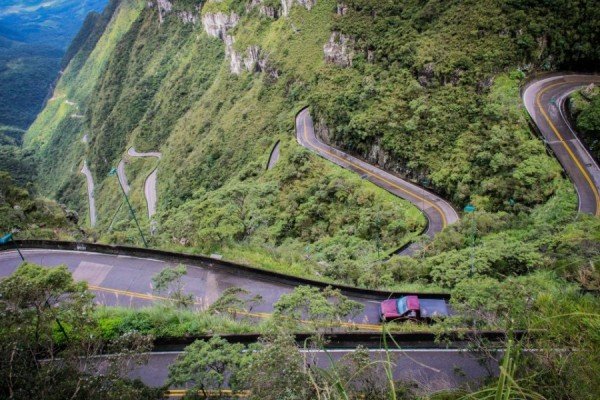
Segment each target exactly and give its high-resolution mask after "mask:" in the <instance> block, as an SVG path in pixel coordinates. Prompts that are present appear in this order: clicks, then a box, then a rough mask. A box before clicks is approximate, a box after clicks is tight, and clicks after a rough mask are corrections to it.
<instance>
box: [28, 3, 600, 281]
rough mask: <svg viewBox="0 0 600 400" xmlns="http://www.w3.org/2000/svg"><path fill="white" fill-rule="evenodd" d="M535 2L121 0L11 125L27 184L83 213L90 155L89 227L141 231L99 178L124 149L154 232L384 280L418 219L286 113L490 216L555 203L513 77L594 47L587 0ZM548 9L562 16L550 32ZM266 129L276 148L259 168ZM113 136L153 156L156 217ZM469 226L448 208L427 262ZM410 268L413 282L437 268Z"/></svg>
mask: <svg viewBox="0 0 600 400" xmlns="http://www.w3.org/2000/svg"><path fill="white" fill-rule="evenodd" d="M551 3H552V4H548V5H545V6H534V5H533V4H530V2H522V1H492V0H487V1H483V2H475V1H467V2H465V1H450V2H440V1H427V2H420V1H407V2H402V3H398V2H392V1H383V2H382V1H374V0H373V1H371V0H352V1H345V2H343V4H339V5H338V3H337V2H336V1H331V0H318V1H316V2H315V1H312V0H295V1H292V0H283V1H281V2H277V1H275V2H274V1H253V2H247V1H242V0H227V1H220V2H216V1H209V2H207V3H204V2H201V1H193V0H186V1H183V0H181V1H172V2H171V1H166V0H161V1H157V2H150V3H148V2H141V1H140V2H136V1H133V0H123V1H122V2H121V3H120V6H119V7H118V8H117V10H116V11H115V14H114V16H113V18H112V20H111V22H110V23H109V25H108V27H107V29H106V32H105V33H104V35H103V36H102V38H101V39H100V40H99V41H98V44H97V45H96V47H95V49H94V50H93V52H92V53H91V54H90V55H89V57H87V58H86V60H85V63H82V64H81V65H78V64H76V63H74V62H71V64H70V65H69V67H68V68H67V70H66V71H65V74H64V76H63V77H62V79H61V81H60V82H59V85H58V87H57V90H56V92H55V97H57V98H59V97H60V96H64V97H63V100H61V101H60V102H53V103H50V104H49V105H48V106H47V107H46V109H45V110H44V111H43V112H42V113H41V114H40V116H39V117H38V119H37V121H36V123H35V124H34V125H33V126H32V127H31V129H30V130H29V131H28V133H27V137H26V142H27V146H29V147H31V148H35V149H37V151H38V153H39V154H40V155H41V158H40V162H39V165H40V174H39V176H40V178H39V185H40V188H41V190H42V191H43V193H45V194H47V195H50V196H53V197H56V198H59V199H61V201H64V202H67V203H68V204H69V205H70V206H73V207H76V208H77V209H78V210H79V211H80V212H82V213H85V212H86V211H85V210H86V201H85V199H86V197H85V190H84V181H83V179H82V177H81V176H80V175H79V174H78V171H79V170H80V167H81V163H82V162H83V161H84V160H87V161H88V163H89V165H90V168H91V169H92V172H93V174H94V181H95V182H96V187H95V193H96V204H97V205H98V215H99V222H98V224H99V225H98V235H99V236H100V237H101V239H102V240H107V241H111V242H127V243H136V242H137V243H139V239H138V238H137V233H136V230H135V228H134V225H132V223H131V220H130V217H129V215H128V213H127V209H126V208H125V207H119V206H120V204H121V202H122V198H121V197H120V193H119V191H120V189H119V187H118V183H117V180H116V178H114V177H110V178H109V177H107V173H108V172H109V171H110V170H111V168H112V167H115V166H116V165H117V164H118V163H119V161H120V160H121V159H122V158H123V157H125V161H126V162H127V163H126V173H127V174H128V179H129V181H130V183H131V187H132V189H131V199H132V202H133V204H134V205H135V208H136V209H137V210H138V212H137V214H138V217H140V219H141V220H142V226H143V228H144V230H145V231H146V232H148V231H149V230H150V229H149V228H150V226H152V227H153V228H152V230H153V231H154V232H155V233H156V234H155V236H153V237H152V238H151V242H152V244H153V245H155V246H167V247H169V248H182V247H191V248H192V249H193V250H195V251H202V252H213V251H216V252H222V253H224V254H225V255H226V256H227V257H230V258H237V259H241V260H246V261H248V262H251V263H254V264H260V265H264V266H268V267H272V268H279V269H282V268H283V269H287V270H288V272H294V273H300V274H313V275H318V276H321V277H323V276H324V277H326V278H328V279H337V280H345V281H347V282H352V283H358V284H364V285H380V284H382V282H383V281H385V284H386V285H394V284H396V283H397V280H398V279H397V278H398V276H403V274H404V273H405V270H404V268H405V264H402V265H401V267H400V269H401V271H400V272H398V271H397V270H396V272H393V271H394V268H395V267H394V266H393V265H392V268H391V270H392V272H390V271H385V272H384V273H381V274H378V273H373V270H374V269H376V268H379V265H378V264H377V263H375V261H376V260H377V259H378V258H379V257H381V255H382V254H384V252H385V251H387V250H392V249H394V248H395V247H397V246H399V245H401V244H403V243H404V242H405V241H406V240H408V239H409V238H410V237H414V236H415V235H418V233H419V232H420V231H421V229H422V227H423V222H424V221H423V219H422V216H420V215H419V214H418V213H417V211H416V209H415V208H413V207H411V206H409V205H408V204H406V203H405V202H402V201H398V200H397V199H395V198H393V197H392V196H390V195H389V194H387V193H385V192H383V191H381V190H379V189H376V188H374V187H373V186H371V185H369V184H367V183H366V182H363V181H361V179H360V178H359V177H357V176H355V175H353V174H351V173H349V172H346V171H343V170H340V169H338V168H336V167H334V166H332V165H330V164H329V163H327V162H325V161H324V160H321V159H319V158H318V157H316V156H314V155H313V154H310V153H308V152H307V151H305V150H303V149H301V148H300V147H299V146H298V145H297V144H296V143H295V139H294V136H293V134H294V125H293V124H294V116H295V114H296V112H297V111H299V110H300V109H301V108H303V107H304V106H306V105H310V106H311V108H312V111H313V114H314V115H315V116H316V120H317V122H318V124H317V125H318V128H319V133H320V135H321V137H322V138H323V139H324V140H325V141H329V142H332V143H333V144H335V145H337V146H339V147H341V148H343V149H345V150H346V151H349V152H351V153H354V154H356V155H358V156H362V157H363V158H365V159H367V160H369V161H371V162H373V163H378V164H380V165H381V166H383V167H385V168H387V169H390V170H392V171H395V172H396V173H398V174H400V175H402V176H405V177H408V178H412V179H413V180H414V181H415V182H417V183H419V184H421V185H425V186H427V187H428V188H431V189H433V190H436V191H438V192H439V193H441V194H443V195H445V196H446V197H447V198H449V199H450V200H452V201H453V202H454V203H455V204H456V205H457V206H459V207H462V206H464V205H466V204H467V203H469V202H471V203H474V204H475V205H476V206H477V207H478V209H479V210H482V211H486V212H489V213H490V214H487V213H485V214H484V215H486V217H482V218H488V217H487V215H489V219H490V221H493V222H490V224H492V225H493V226H494V229H492V230H491V231H494V232H496V229H500V230H502V229H505V228H506V225H504V224H505V221H504V218H508V219H510V218H509V217H506V215H507V214H504V213H500V214H497V213H498V212H499V211H508V212H509V214H508V215H513V214H514V215H516V214H519V213H523V215H524V216H525V217H524V218H529V217H528V215H529V213H530V212H532V211H533V213H535V212H538V211H536V210H537V209H538V208H539V207H540V205H542V204H544V203H546V202H547V201H548V200H551V203H550V204H560V207H561V208H560V212H559V211H557V212H559V213H564V214H561V215H564V217H563V218H565V219H566V218H567V216H568V215H570V214H569V213H570V212H572V210H573V209H574V206H572V204H571V202H572V203H574V200H573V199H574V192H573V190H572V188H570V187H569V185H568V183H567V182H566V181H565V180H564V178H563V177H562V176H561V169H560V166H559V165H558V163H557V162H556V160H554V159H553V158H552V157H551V156H549V155H548V154H547V153H546V151H545V148H544V146H543V144H542V142H541V141H539V139H538V138H536V137H534V136H533V135H532V134H531V132H530V130H529V127H528V125H527V121H526V119H525V117H524V113H523V109H522V106H521V103H520V100H519V95H518V89H519V84H520V83H521V82H522V80H523V78H524V76H525V74H524V71H533V70H535V69H537V68H554V67H558V66H564V65H579V64H581V63H589V62H593V61H594V60H598V53H597V49H596V48H595V47H594V46H590V45H588V44H589V43H590V42H592V41H593V35H594V33H593V32H594V25H593V24H594V22H593V21H594V19H593V18H591V19H590V18H588V17H589V15H591V14H593V13H594V12H596V10H595V9H594V8H593V7H591V8H590V7H589V6H588V2H583V3H585V4H583V5H581V7H580V8H578V9H581V10H585V9H586V7H587V10H588V11H587V12H588V14H585V13H575V14H569V15H568V16H567V17H568V18H567V20H565V21H563V22H560V21H561V19H562V18H565V13H567V14H568V11H569V10H572V9H573V7H575V6H574V5H572V4H571V3H570V2H569V3H568V7H567V8H566V9H565V8H560V7H558V6H557V5H556V4H554V3H553V2H551ZM589 4H590V5H591V4H592V2H589ZM526 10H527V12H526ZM565 10H566V11H565ZM546 14H549V15H550V16H551V18H550V19H548V20H547V21H546V20H544V19H543V18H542V15H546ZM552 21H554V22H557V23H559V22H560V23H561V24H568V26H570V27H573V28H572V29H573V30H574V32H571V31H566V30H565V31H563V32H556V31H555V30H554V28H553V26H552ZM565 26H566V25H565ZM578 38H582V40H583V42H582V43H580V44H578V45H577V46H575V45H574V43H575V42H578V41H579V39H578ZM76 57H77V56H76ZM76 65H78V66H76ZM67 101H68V102H70V103H68V102H67ZM71 104H72V105H71ZM83 138H86V139H87V140H86V142H87V143H83V142H82V139H83ZM278 140H280V141H281V145H280V150H281V158H280V160H279V162H278V164H277V165H276V166H275V168H273V169H271V170H268V171H265V165H266V163H267V160H268V156H269V153H270V151H271V148H272V147H273V145H274V144H275V142H277V141H278ZM130 146H134V147H135V149H136V150H138V151H157V150H158V151H161V152H162V154H163V158H162V159H161V161H160V164H159V170H158V188H159V190H158V198H159V212H158V215H157V217H156V221H155V222H154V223H151V222H150V221H148V220H147V218H146V217H145V214H146V212H145V201H144V198H143V189H142V186H143V182H144V180H145V178H146V176H147V174H148V173H149V172H150V171H151V170H153V169H154V167H155V162H156V161H155V160H139V159H131V158H128V157H126V156H125V153H126V152H127V149H128V148H129V147H130ZM544 207H550V208H551V207H552V206H550V205H549V206H544ZM565 219H561V220H560V221H561V223H562V221H564V220H565ZM496 224H498V225H499V226H502V227H503V228H501V227H496ZM468 229H469V227H468V226H467V227H465V226H464V225H463V224H460V225H459V226H458V227H457V228H455V229H454V230H452V231H451V232H450V233H448V235H446V236H442V238H441V239H439V240H442V241H443V240H447V242H444V243H441V244H440V245H439V247H434V248H430V253H431V255H432V256H437V255H438V254H437V251H438V249H440V248H441V249H446V250H450V249H452V248H454V250H456V251H458V250H457V249H460V250H461V252H460V256H457V257H456V258H454V259H448V260H444V262H443V263H441V264H439V262H440V260H439V258H438V259H437V260H438V261H431V262H432V263H434V264H435V263H438V264H435V266H436V267H438V268H446V266H447V265H451V264H452V262H454V261H455V262H456V263H458V264H460V267H461V268H462V267H463V266H464V265H466V266H467V267H468V257H467V261H465V259H464V257H463V256H464V255H468V248H466V246H465V244H466V243H468V242H467V239H466V238H465V236H468V235H469V230H468ZM490 229H491V228H490ZM484 231H485V229H484ZM453 235H454V236H453ZM461 235H462V236H461ZM544 237H545V236H544ZM494 243H497V242H494ZM511 243H512V242H511ZM536 246H537V244H532V245H531V249H532V250H531V251H532V252H533V253H535V254H534V255H533V256H531V257H529V253H528V255H527V256H523V257H521V258H519V261H518V262H517V263H521V262H522V263H524V264H523V265H525V266H524V267H523V268H525V269H527V268H532V267H533V266H538V265H540V263H538V260H539V258H538V255H537V252H538V251H541V250H540V249H539V248H538V247H536ZM491 253H494V252H491ZM491 253H490V254H491ZM486 254H487V253H486ZM494 254H495V253H494ZM510 256H511V255H510V254H506V255H505V256H499V259H500V260H501V261H498V260H497V259H496V260H495V261H493V262H492V261H490V263H492V264H493V263H500V264H501V263H502V262H505V261H506V259H505V258H503V257H510ZM439 257H441V258H443V255H440V256H439ZM433 259H435V257H434V258H433ZM453 260H454V261H453ZM531 260H533V261H531ZM405 262H407V263H409V264H408V265H409V266H413V267H414V265H412V264H410V263H412V261H403V262H402V263H405ZM486 262H487V261H486ZM506 262H509V263H511V262H513V261H506ZM465 263H466V264H465ZM440 265H442V266H440ZM519 265H520V264H519ZM386 268H387V267H386ZM419 271H420V270H419ZM419 273H420V272H417V271H416V269H415V275H414V277H415V278H416V279H414V281H415V282H416V283H419V282H423V281H426V282H427V283H431V282H433V281H436V282H438V283H440V284H443V285H453V284H454V281H451V282H452V283H448V281H447V280H446V279H445V278H443V279H442V278H440V279H434V278H432V277H431V276H428V275H427V271H425V272H424V273H425V278H422V277H421V276H420V275H419Z"/></svg>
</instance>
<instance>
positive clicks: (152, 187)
mask: <svg viewBox="0 0 600 400" xmlns="http://www.w3.org/2000/svg"><path fill="white" fill-rule="evenodd" d="M127 154H128V155H130V156H131V157H155V158H157V159H158V160H160V159H161V157H162V154H161V153H159V152H158V151H151V152H148V153H139V152H137V151H135V149H134V148H133V147H130V148H129V150H127ZM119 179H120V178H119ZM157 179H158V163H157V165H156V167H155V168H154V169H153V170H152V172H150V174H149V175H148V177H147V178H146V182H145V184H144V195H145V197H146V204H147V206H148V218H150V219H152V217H153V216H154V214H156V202H157V194H156V182H157Z"/></svg>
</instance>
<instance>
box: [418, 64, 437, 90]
mask: <svg viewBox="0 0 600 400" xmlns="http://www.w3.org/2000/svg"><path fill="white" fill-rule="evenodd" d="M434 67H435V64H434V63H427V64H425V65H424V66H423V68H422V69H421V70H420V71H419V76H418V78H417V79H418V81H419V84H420V85H421V86H423V87H427V86H429V85H431V84H432V83H433V78H434V76H435V69H434Z"/></svg>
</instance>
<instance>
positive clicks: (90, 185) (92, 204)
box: [80, 161, 96, 228]
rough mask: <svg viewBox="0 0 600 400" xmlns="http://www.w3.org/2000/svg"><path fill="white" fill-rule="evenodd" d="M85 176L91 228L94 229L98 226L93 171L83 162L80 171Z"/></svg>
mask: <svg viewBox="0 0 600 400" xmlns="http://www.w3.org/2000/svg"><path fill="white" fill-rule="evenodd" d="M80 172H81V173H82V174H84V175H85V179H86V181H87V193H88V204H89V209H90V226H91V227H92V228H93V227H94V226H96V199H95V196H94V177H93V176H92V171H90V168H89V167H88V164H87V161H84V162H83V167H82V168H81V171H80Z"/></svg>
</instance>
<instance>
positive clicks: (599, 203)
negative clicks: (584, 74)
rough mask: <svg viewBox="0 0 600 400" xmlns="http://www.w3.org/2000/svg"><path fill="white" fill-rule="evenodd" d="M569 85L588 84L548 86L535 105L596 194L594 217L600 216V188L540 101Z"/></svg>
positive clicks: (541, 92) (560, 83)
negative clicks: (548, 93)
mask: <svg viewBox="0 0 600 400" xmlns="http://www.w3.org/2000/svg"><path fill="white" fill-rule="evenodd" d="M567 83H576V84H585V83H586V82H559V83H555V84H552V85H549V86H546V87H545V88H544V89H542V90H541V91H540V92H539V93H538V94H537V96H536V97H535V103H536V105H537V107H538V108H539V109H540V111H541V112H542V115H543V116H544V119H545V120H546V122H547V123H548V125H550V128H551V129H552V132H554V134H555V135H556V136H557V137H558V138H559V139H560V143H561V144H562V145H563V147H564V148H565V149H566V150H567V153H569V156H570V157H571V159H572V160H573V161H574V162H575V165H576V166H577V168H578V169H579V171H581V173H582V174H583V177H584V178H585V180H586V181H587V183H588V184H589V186H590V188H591V189H592V193H593V194H594V199H595V201H596V212H595V214H594V215H596V216H598V215H600V194H599V193H598V188H597V187H596V185H595V184H594V182H593V181H592V179H591V178H590V176H589V175H588V172H587V170H586V169H585V168H583V166H582V165H581V163H580V162H579V158H578V157H577V156H576V155H575V153H573V150H571V147H570V146H569V145H568V144H567V142H566V141H565V139H564V138H563V136H562V135H561V134H560V132H559V131H558V129H557V128H556V126H554V124H553V123H552V120H550V117H549V116H548V114H547V113H546V110H544V108H543V107H542V103H541V101H540V99H541V98H542V95H543V94H544V93H546V92H547V91H548V90H550V89H551V88H553V87H556V86H559V85H565V84H567Z"/></svg>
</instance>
